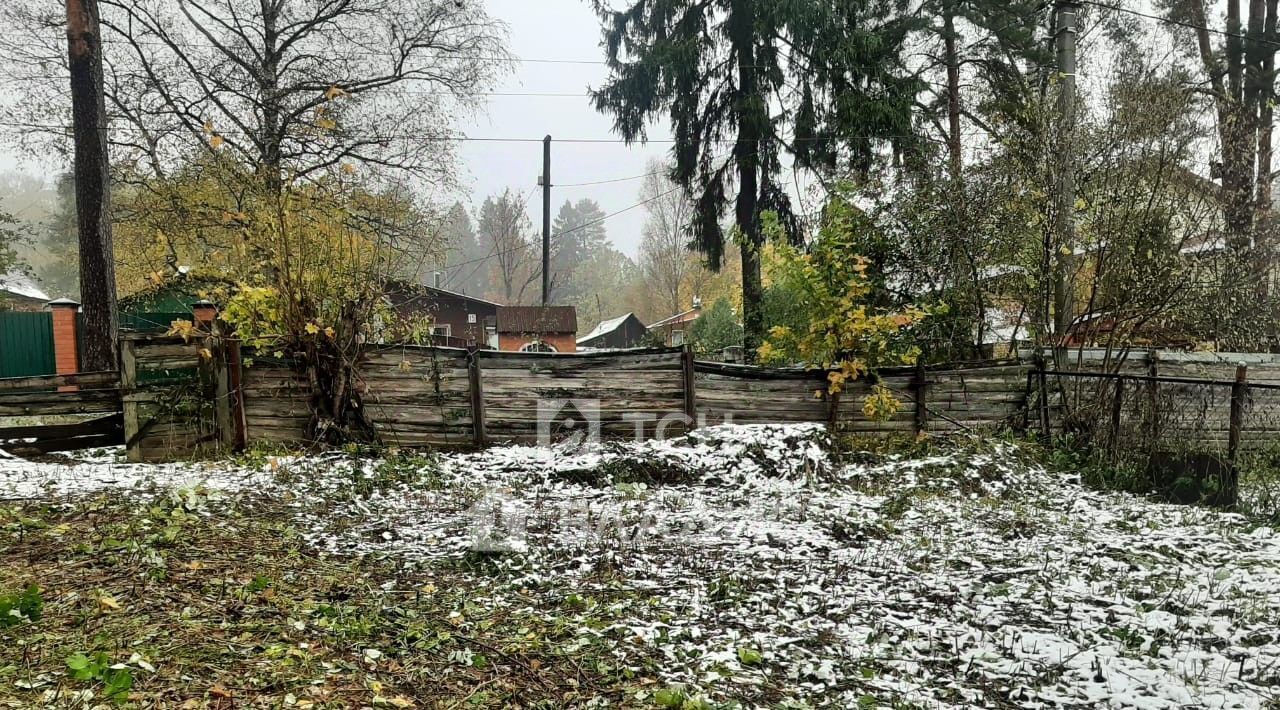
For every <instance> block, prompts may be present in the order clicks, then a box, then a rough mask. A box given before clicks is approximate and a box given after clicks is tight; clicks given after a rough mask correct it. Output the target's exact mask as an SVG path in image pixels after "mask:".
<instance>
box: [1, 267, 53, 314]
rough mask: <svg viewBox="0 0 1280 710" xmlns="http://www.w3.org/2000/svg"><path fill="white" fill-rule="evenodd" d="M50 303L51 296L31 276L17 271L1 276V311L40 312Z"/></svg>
mask: <svg viewBox="0 0 1280 710" xmlns="http://www.w3.org/2000/svg"><path fill="white" fill-rule="evenodd" d="M48 302H49V294H47V293H45V292H44V291H42V290H41V289H40V286H39V285H37V284H36V281H35V279H33V278H31V277H30V276H27V275H26V274H23V273H20V272H17V271H10V272H8V273H5V274H0V310H8V311H39V310H41V309H43V308H44V304H46V303H48Z"/></svg>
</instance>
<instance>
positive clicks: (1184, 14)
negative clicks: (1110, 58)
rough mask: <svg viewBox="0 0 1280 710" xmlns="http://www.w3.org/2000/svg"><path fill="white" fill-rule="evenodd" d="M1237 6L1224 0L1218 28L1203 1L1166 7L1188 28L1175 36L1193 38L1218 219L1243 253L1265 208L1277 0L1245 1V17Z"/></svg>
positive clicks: (1279, 41) (1278, 40)
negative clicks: (1212, 126) (1205, 90)
mask: <svg viewBox="0 0 1280 710" xmlns="http://www.w3.org/2000/svg"><path fill="white" fill-rule="evenodd" d="M1240 5H1241V2H1240V0H1227V2H1226V20H1225V24H1224V25H1222V29H1221V30H1219V29H1216V28H1215V27H1213V26H1212V24H1211V20H1210V17H1209V14H1208V12H1207V11H1206V3H1205V0H1180V1H1179V2H1174V3H1171V7H1170V10H1169V13H1170V15H1171V17H1172V19H1175V20H1178V21H1181V22H1183V23H1185V24H1186V25H1187V26H1188V27H1190V28H1191V29H1190V30H1189V31H1188V32H1186V33H1184V35H1183V36H1186V37H1190V38H1191V39H1193V41H1194V42H1195V50H1194V51H1195V52H1196V54H1197V55H1198V57H1199V59H1200V65H1201V69H1202V71H1203V74H1204V77H1205V82H1206V83H1207V84H1208V87H1209V93H1210V96H1211V97H1212V102H1213V109H1214V118H1215V123H1216V127H1217V133H1218V144H1219V145H1220V146H1221V156H1220V162H1219V163H1218V164H1217V165H1215V173H1216V175H1214V177H1215V178H1216V179H1217V180H1218V181H1219V182H1220V184H1221V186H1222V197H1221V201H1222V218H1223V225H1224V227H1225V229H1226V233H1227V236H1228V240H1229V241H1230V243H1231V246H1232V248H1233V249H1235V250H1236V251H1248V250H1250V248H1251V246H1252V245H1254V243H1255V236H1256V235H1255V233H1254V227H1255V223H1256V220H1257V217H1258V215H1260V214H1262V213H1265V212H1267V211H1269V210H1270V209H1271V202H1272V198H1271V184H1272V182H1273V181H1274V179H1275V175H1274V174H1273V173H1272V162H1273V154H1274V151H1273V147H1272V135H1273V132H1274V129H1275V120H1274V104H1275V83H1276V66H1275V60H1276V50H1277V48H1280V35H1277V33H1276V23H1277V0H1250V2H1249V5H1248V12H1247V15H1242V14H1241V7H1240ZM1219 35H1220V36H1219ZM1263 251H1264V250H1257V252H1256V253H1259V254H1260V253H1262V252H1263Z"/></svg>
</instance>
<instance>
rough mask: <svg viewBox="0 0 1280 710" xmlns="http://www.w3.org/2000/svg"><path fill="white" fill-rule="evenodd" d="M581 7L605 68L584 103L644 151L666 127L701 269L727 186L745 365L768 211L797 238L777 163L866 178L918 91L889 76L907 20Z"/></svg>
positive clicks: (753, 3)
mask: <svg viewBox="0 0 1280 710" xmlns="http://www.w3.org/2000/svg"><path fill="white" fill-rule="evenodd" d="M593 5H594V7H595V9H596V11H597V13H598V14H599V15H600V17H601V19H602V21H603V23H604V40H605V48H606V54H607V58H608V66H609V70H610V78H609V80H608V81H607V82H606V83H605V84H604V85H603V86H602V87H600V88H599V89H597V90H595V91H594V92H593V100H594V102H595V106H596V108H597V109H598V110H600V111H602V112H605V113H608V114H611V115H612V116H613V118H614V127H615V129H616V130H617V131H618V132H619V133H620V134H621V135H622V136H623V138H624V139H626V140H627V141H637V140H643V139H644V138H645V135H646V134H645V130H646V126H647V125H648V122H649V121H650V120H652V119H654V118H657V117H660V116H665V117H666V118H668V119H669V120H670V122H671V132H672V134H673V135H674V136H675V141H676V143H675V146H674V148H673V153H674V156H675V167H674V170H673V171H672V178H673V179H674V180H675V181H676V182H677V183H678V184H680V185H681V186H682V187H683V188H685V189H686V190H688V191H689V192H690V194H691V195H693V198H694V201H695V204H696V205H697V213H696V216H695V218H694V220H693V229H692V233H693V237H694V243H695V244H696V245H697V248H698V249H699V250H700V251H702V253H703V254H705V255H706V257H707V261H708V263H709V264H710V265H711V266H712V267H713V268H719V267H720V265H721V261H722V258H723V256H724V252H725V246H726V239H725V233H724V230H723V229H722V227H721V222H720V218H721V217H722V215H723V214H724V211H725V209H726V207H727V206H728V204H729V202H730V197H729V191H730V184H731V183H736V189H737V194H736V196H735V197H734V198H733V199H732V202H733V207H734V226H735V232H736V233H737V235H738V238H737V240H738V243H739V250H740V252H741V255H742V301H743V320H744V326H745V338H744V345H745V348H746V350H747V353H748V357H751V358H753V359H754V356H755V351H756V349H757V348H758V347H759V345H760V344H761V342H762V337H763V329H764V322H763V317H762V311H761V295H762V285H761V277H760V248H761V246H762V244H763V236H762V232H761V228H760V215H761V213H762V212H764V211H766V210H770V211H774V212H778V213H780V214H781V215H782V218H783V223H784V224H786V225H788V227H789V229H788V231H789V233H790V237H791V238H793V239H794V238H797V237H798V227H797V226H796V224H795V220H794V218H793V216H792V214H791V208H790V200H789V199H788V198H787V195H786V192H785V190H784V189H783V188H782V186H781V185H780V181H779V172H780V171H781V169H782V155H783V154H784V153H787V152H791V153H792V154H793V155H794V156H795V158H796V160H797V162H798V163H799V164H800V165H801V166H805V167H818V168H822V169H824V170H832V171H834V170H841V171H845V170H853V171H857V172H866V171H867V170H869V169H870V167H871V165H872V164H873V163H874V162H875V159H876V156H877V152H876V146H877V144H878V143H879V142H881V141H883V140H895V141H899V142H900V143H901V142H905V141H906V140H907V139H908V138H909V136H911V135H912V134H913V130H912V125H911V118H910V117H911V110H912V105H913V102H914V98H915V94H916V91H917V88H918V84H917V81H916V80H915V79H913V78H910V77H909V76H907V75H906V73H905V72H901V71H899V69H900V57H899V55H900V50H901V48H902V45H903V42H904V41H905V39H906V36H907V34H908V32H909V31H910V30H911V29H912V28H913V27H914V26H915V25H916V23H917V21H916V20H915V19H914V16H913V15H912V14H911V13H909V12H907V11H906V10H907V8H906V4H905V3H904V2H902V1H901V0H890V2H871V1H870V0H839V1H838V2H831V1H830V0H789V1H787V2H769V3H765V2H758V0H668V1H665V2H656V1H655V0H629V2H628V3H626V4H625V6H624V9H622V10H613V9H612V7H611V5H612V3H609V2H605V0H593ZM778 107H783V108H782V109H781V110H780V113H778V114H774V113H772V111H775V110H779V109H778ZM726 147H727V148H728V155H727V156H726V158H727V159H725V160H721V159H720V158H721V157H722V156H721V155H720V154H721V153H722V152H724V151H725V150H726Z"/></svg>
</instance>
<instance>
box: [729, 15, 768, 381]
mask: <svg viewBox="0 0 1280 710" xmlns="http://www.w3.org/2000/svg"><path fill="white" fill-rule="evenodd" d="M729 24H730V30H729V35H730V41H731V42H732V43H733V50H734V53H735V54H736V55H737V58H738V96H737V101H738V107H737V114H738V141H737V143H736V144H735V146H734V149H733V152H734V160H735V162H736V163H737V166H738V199H737V202H736V204H735V209H734V216H735V218H736V221H737V226H738V229H739V231H741V233H742V234H741V239H742V242H741V245H740V247H739V248H740V250H741V252H742V330H743V333H742V351H743V357H744V358H745V359H746V361H747V362H755V360H756V351H757V350H758V349H759V348H760V345H761V344H762V343H763V342H764V312H763V310H762V305H763V304H762V301H763V300H764V287H763V284H762V281H761V278H760V247H761V246H762V241H763V239H762V236H761V234H760V220H759V215H758V214H757V211H758V208H759V201H760V158H759V152H760V143H761V139H762V138H763V128H764V127H763V125H762V122H763V121H762V117H761V115H762V113H763V112H764V107H763V105H762V102H761V98H760V96H758V94H757V88H756V68H755V18H754V17H753V13H752V10H751V5H750V4H749V3H744V4H743V5H742V6H741V9H737V10H734V11H733V15H732V16H731V17H730V19H729Z"/></svg>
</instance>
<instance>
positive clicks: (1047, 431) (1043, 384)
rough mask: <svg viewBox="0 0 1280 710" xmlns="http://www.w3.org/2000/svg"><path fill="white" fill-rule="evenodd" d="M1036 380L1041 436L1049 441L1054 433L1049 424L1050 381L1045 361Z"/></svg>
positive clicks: (1038, 370)
mask: <svg viewBox="0 0 1280 710" xmlns="http://www.w3.org/2000/svg"><path fill="white" fill-rule="evenodd" d="M1036 379H1037V381H1038V383H1039V388H1040V436H1042V437H1044V440H1045V441H1049V440H1050V439H1052V438H1053V431H1052V429H1051V427H1050V424H1049V379H1048V377H1046V376H1045V373H1044V361H1043V360H1041V361H1040V364H1039V366H1038V368H1037V370H1036Z"/></svg>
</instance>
